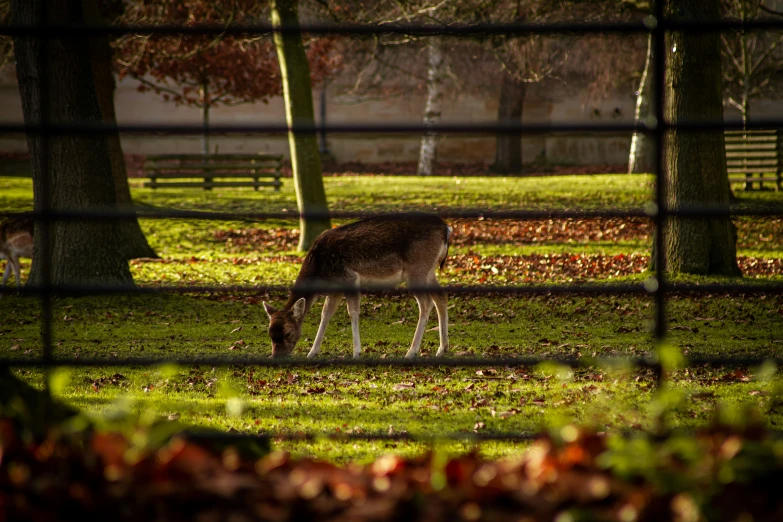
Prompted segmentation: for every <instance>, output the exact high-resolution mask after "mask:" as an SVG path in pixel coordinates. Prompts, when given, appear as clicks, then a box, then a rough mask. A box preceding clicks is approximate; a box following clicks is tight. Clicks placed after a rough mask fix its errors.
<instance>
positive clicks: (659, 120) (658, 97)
mask: <svg viewBox="0 0 783 522" xmlns="http://www.w3.org/2000/svg"><path fill="white" fill-rule="evenodd" d="M666 1H667V0H655V1H654V2H653V10H652V11H653V17H654V18H653V19H652V20H651V21H650V23H651V24H652V33H653V34H652V37H653V44H654V45H655V52H654V53H653V56H654V57H655V58H654V61H653V99H654V100H655V111H654V114H655V146H656V154H655V159H654V162H653V166H654V169H655V205H656V212H655V245H654V248H653V255H654V256H655V259H654V262H655V280H656V285H655V292H654V295H655V341H656V343H657V344H658V349H659V350H660V347H661V343H662V342H663V339H664V337H665V336H666V293H665V286H666V282H665V267H664V263H665V259H666V256H665V255H664V248H666V242H665V241H664V237H663V235H664V228H665V225H666V218H667V208H666V181H665V175H664V168H665V164H666V158H665V144H664V140H665V138H666V128H667V127H666V122H665V115H664V106H663V102H664V93H665V91H666V84H665V82H666V78H665V75H666V24H665V20H664V17H665V5H664V4H665V2H666ZM655 372H656V376H655V377H656V385H657V386H660V385H661V384H662V382H663V379H664V372H663V367H662V365H661V360H660V353H659V357H658V361H657V363H656V368H655Z"/></svg>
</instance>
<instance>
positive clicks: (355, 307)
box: [345, 292, 362, 359]
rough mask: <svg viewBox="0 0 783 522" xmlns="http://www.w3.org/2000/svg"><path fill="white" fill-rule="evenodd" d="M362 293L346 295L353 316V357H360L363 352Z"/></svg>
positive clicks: (349, 312) (350, 314)
mask: <svg viewBox="0 0 783 522" xmlns="http://www.w3.org/2000/svg"><path fill="white" fill-rule="evenodd" d="M360 303H361V295H360V294H359V293H358V292H357V293H351V294H346V295H345V304H346V305H347V306H348V315H349V316H350V317H351V337H352V338H353V358H354V359H358V358H359V356H360V355H361V354H362V343H361V341H360V339H359V304H360Z"/></svg>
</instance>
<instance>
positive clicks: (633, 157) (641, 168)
mask: <svg viewBox="0 0 783 522" xmlns="http://www.w3.org/2000/svg"><path fill="white" fill-rule="evenodd" d="M654 48H655V43H654V42H653V37H652V33H651V34H650V36H649V37H648V38H647V61H646V62H645V63H644V71H642V78H641V80H639V90H638V92H637V95H636V112H635V113H634V118H633V119H634V123H639V122H642V121H644V120H645V119H647V118H648V117H649V115H650V102H651V98H652V94H653V78H652V74H651V71H652V67H653V60H654V59H655V58H654V56H653V49H654ZM654 169H655V140H653V139H652V138H651V137H650V136H649V135H647V134H645V133H643V132H634V133H633V137H632V138H631V152H630V154H629V155H628V174H642V173H644V174H646V173H650V172H652V171H653V170H654Z"/></svg>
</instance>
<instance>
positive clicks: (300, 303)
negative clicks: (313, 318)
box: [291, 297, 305, 319]
mask: <svg viewBox="0 0 783 522" xmlns="http://www.w3.org/2000/svg"><path fill="white" fill-rule="evenodd" d="M291 311H293V312H294V319H301V318H302V317H304V312H305V298H304V297H300V298H299V299H298V300H297V301H296V302H295V303H294V307H293V308H292V309H291Z"/></svg>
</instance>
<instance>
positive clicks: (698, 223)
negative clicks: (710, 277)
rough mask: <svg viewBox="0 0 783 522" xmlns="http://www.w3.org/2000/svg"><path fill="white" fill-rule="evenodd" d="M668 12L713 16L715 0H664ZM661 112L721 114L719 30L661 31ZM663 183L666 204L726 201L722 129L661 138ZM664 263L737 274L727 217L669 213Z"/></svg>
mask: <svg viewBox="0 0 783 522" xmlns="http://www.w3.org/2000/svg"><path fill="white" fill-rule="evenodd" d="M666 14H667V17H670V18H672V19H680V20H717V19H718V18H719V17H720V4H719V2H718V0H710V1H705V0H679V1H677V2H676V7H675V2H674V0H668V1H667V3H666ZM666 49H667V50H669V52H668V57H667V60H666V82H665V83H666V84H665V92H664V94H665V102H664V116H665V117H666V120H667V121H670V122H672V123H678V122H694V121H710V122H720V121H722V120H723V105H722V92H721V57H720V36H719V34H718V33H715V32H704V33H687V32H682V31H675V32H672V33H670V34H667V35H666ZM664 143H665V145H666V151H665V152H666V155H665V165H664V183H665V187H666V203H667V206H668V208H669V209H677V208H680V207H684V206H688V205H710V206H713V207H718V208H720V207H724V208H728V206H729V191H728V183H727V179H728V178H727V172H726V157H725V149H724V139H723V132H722V131H717V132H715V131H712V132H709V131H687V130H672V131H670V132H668V133H667V135H666V138H665V142H664ZM664 240H665V241H664V250H665V252H664V260H665V269H666V270H668V271H670V272H675V273H689V274H714V275H724V276H740V275H742V274H741V272H740V270H739V267H738V266H737V234H736V228H735V227H734V224H733V223H732V221H731V219H730V218H717V217H716V218H696V219H694V218H680V217H673V218H670V219H669V220H668V221H667V224H666V226H665V228H664Z"/></svg>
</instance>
